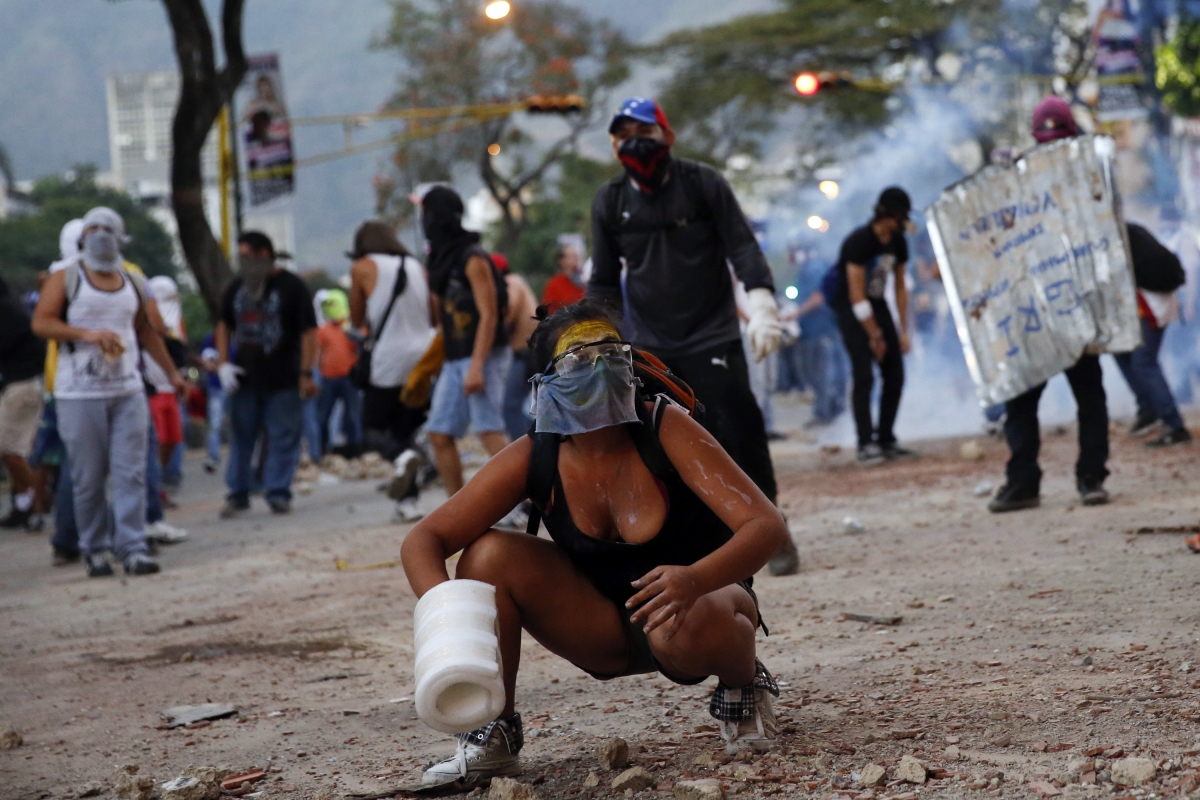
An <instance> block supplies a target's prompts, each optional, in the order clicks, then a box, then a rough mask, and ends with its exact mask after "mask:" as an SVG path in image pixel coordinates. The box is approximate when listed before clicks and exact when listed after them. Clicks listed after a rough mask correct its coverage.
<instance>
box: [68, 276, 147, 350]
mask: <svg viewBox="0 0 1200 800" xmlns="http://www.w3.org/2000/svg"><path fill="white" fill-rule="evenodd" d="M121 274H122V275H124V276H125V280H127V281H129V283H130V284H131V285H132V286H133V292H134V294H136V295H137V299H138V308H139V309H141V310H144V309H145V308H146V306H147V304H148V303H149V302H150V295H149V294H148V292H147V290H146V279H145V278H143V277H142V276H141V275H138V274H137V273H135V272H132V271H130V270H127V269H125V268H124V267H121ZM82 285H83V264H82V263H81V262H80V261H79V259H75V261H73V262H71V263H70V264H68V265H67V267H66V269H64V270H63V295H64V300H63V307H62V316H61V319H62V321H63V322H66V321H67V306H69V305H71V301H72V300H74V299H75V298H76V297H77V296H78V295H79V288H80V287H81V286H82ZM66 344H67V350H68V351H69V352H72V353H74V352H75V343H74V342H67V343H66Z"/></svg>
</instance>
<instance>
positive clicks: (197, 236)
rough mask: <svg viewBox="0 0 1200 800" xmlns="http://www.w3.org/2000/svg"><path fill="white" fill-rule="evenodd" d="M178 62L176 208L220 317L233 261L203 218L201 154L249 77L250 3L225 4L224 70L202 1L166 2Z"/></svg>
mask: <svg viewBox="0 0 1200 800" xmlns="http://www.w3.org/2000/svg"><path fill="white" fill-rule="evenodd" d="M163 5H164V6H166V9H167V18H168V20H169V21H170V23H171V32H172V34H173V36H174V40H175V56H176V59H177V60H178V62H179V77H180V93H179V105H178V106H177V107H176V109H175V120H174V123H173V125H172V128H171V138H172V144H173V146H174V150H173V152H172V155H171V206H172V208H173V209H174V211H175V220H176V222H177V223H178V226H179V241H180V244H181V245H182V246H183V254H184V258H186V259H187V263H188V266H189V267H190V268H191V271H192V274H193V275H194V276H195V277H196V284H197V285H198V286H199V288H200V294H201V295H202V296H203V297H204V302H205V305H206V306H207V307H208V313H209V314H210V315H211V316H212V318H213V319H216V318H217V317H218V316H219V314H220V306H221V292H222V291H223V290H224V288H225V285H226V284H227V283H228V282H229V279H230V278H231V277H232V276H233V272H232V270H231V269H230V267H229V261H228V259H226V257H225V254H224V253H223V252H222V251H221V246H220V244H218V242H217V240H216V238H215V237H214V236H213V232H212V229H211V228H210V227H209V225H208V219H207V218H206V217H205V216H204V197H203V188H204V180H203V175H202V173H201V168H200V151H201V149H202V148H203V147H204V140H205V139H206V138H207V137H208V133H209V131H210V130H212V126H213V123H214V122H215V121H216V119H217V115H218V114H219V113H220V111H221V108H222V107H223V106H224V105H226V104H227V103H228V102H229V101H230V100H231V99H232V97H233V93H234V91H235V90H236V89H237V87H238V85H239V84H240V83H241V82H242V78H243V77H245V75H246V54H245V51H244V49H243V46H242V8H243V6H244V5H245V0H223V1H222V4H221V41H222V45H223V49H224V52H225V66H224V67H223V68H220V69H218V68H217V61H216V54H215V52H214V46H213V34H212V29H211V28H210V26H209V22H208V14H207V12H206V11H205V10H204V4H203V2H202V0H163Z"/></svg>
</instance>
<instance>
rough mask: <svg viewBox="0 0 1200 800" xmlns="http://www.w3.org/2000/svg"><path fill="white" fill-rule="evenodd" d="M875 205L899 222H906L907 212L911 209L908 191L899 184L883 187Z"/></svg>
mask: <svg viewBox="0 0 1200 800" xmlns="http://www.w3.org/2000/svg"><path fill="white" fill-rule="evenodd" d="M876 205H878V206H879V208H880V209H882V211H883V212H884V213H885V214H887V215H888V216H889V217H895V218H896V219H898V220H900V221H901V222H907V221H908V214H909V212H910V211H912V200H911V199H910V198H909V196H908V192H906V191H904V190H903V189H901V188H900V187H899V186H889V187H888V188H886V189H884V190H883V192H881V193H880V195H879V201H878V203H877V204H876Z"/></svg>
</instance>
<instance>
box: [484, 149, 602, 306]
mask: <svg viewBox="0 0 1200 800" xmlns="http://www.w3.org/2000/svg"><path fill="white" fill-rule="evenodd" d="M618 172H619V169H618V167H617V166H616V165H614V164H612V163H606V162H602V161H593V160H592V159H590V158H585V157H583V156H578V155H568V156H566V157H564V158H563V159H562V161H561V162H560V163H559V174H558V181H557V185H556V191H555V192H553V193H552V194H551V193H549V192H547V193H546V194H545V195H544V196H542V197H539V198H538V199H537V200H534V201H533V202H532V203H530V204H529V206H528V207H527V209H526V212H527V213H526V218H527V222H526V227H525V229H524V231H523V232H522V234H521V238H520V239H519V240H518V241H517V243H516V246H515V247H513V248H512V249H511V250H503V249H501V252H503V253H504V255H506V256H508V259H509V262H510V263H511V264H512V267H513V269H514V270H515V271H517V272H520V273H522V274H523V275H525V276H526V277H528V278H529V282H530V285H531V286H532V287H533V289H534V291H535V292H537V293H538V295H539V296H540V295H541V291H542V287H543V286H544V285H545V283H546V280H547V279H549V278H550V276H552V275H553V274H554V273H555V272H557V271H558V264H557V263H556V262H555V260H554V251H555V249H556V248H557V247H558V237H559V235H560V234H563V233H582V234H583V235H584V236H585V237H586V238H587V240H588V243H589V245H590V244H591V237H592V199H593V198H594V197H595V195H596V189H597V188H598V187H599V186H600V185H601V184H603V183H604V182H605V181H607V180H609V179H610V178H612V177H613V176H614V175H616V174H617V173H618Z"/></svg>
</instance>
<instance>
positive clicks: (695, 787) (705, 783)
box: [675, 778, 725, 800]
mask: <svg viewBox="0 0 1200 800" xmlns="http://www.w3.org/2000/svg"><path fill="white" fill-rule="evenodd" d="M675 800H725V790H724V789H723V788H722V787H721V782H720V781H718V780H715V779H713V778H705V779H704V780H700V781H680V782H679V783H677V784H675Z"/></svg>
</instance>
